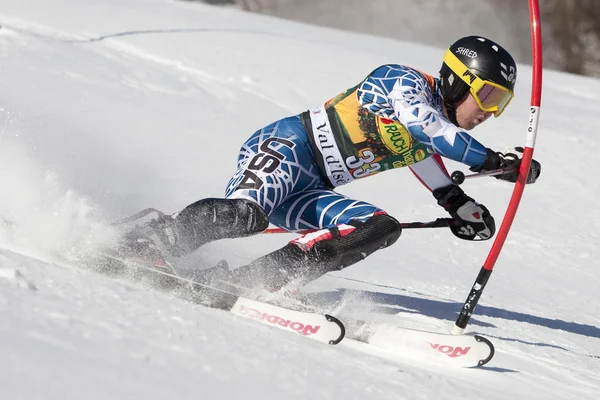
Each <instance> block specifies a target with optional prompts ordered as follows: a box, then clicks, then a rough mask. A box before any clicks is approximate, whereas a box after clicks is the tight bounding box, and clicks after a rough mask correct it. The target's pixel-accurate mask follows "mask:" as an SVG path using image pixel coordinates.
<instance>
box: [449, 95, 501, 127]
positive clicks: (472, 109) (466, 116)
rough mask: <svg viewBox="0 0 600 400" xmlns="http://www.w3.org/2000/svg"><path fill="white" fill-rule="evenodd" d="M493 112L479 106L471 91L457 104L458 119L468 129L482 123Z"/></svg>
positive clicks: (460, 124)
mask: <svg viewBox="0 0 600 400" xmlns="http://www.w3.org/2000/svg"><path fill="white" fill-rule="evenodd" d="M492 114H493V113H492V112H485V111H483V110H482V109H481V108H479V106H478V105H477V102H476V101H475V99H474V98H473V95H472V94H471V93H470V92H469V93H467V94H466V95H465V97H463V99H462V100H461V101H460V102H459V103H458V105H457V106H456V121H457V122H458V125H459V126H460V127H461V128H463V129H464V130H467V131H468V130H471V129H473V128H475V127H476V126H477V125H479V124H481V123H482V122H483V121H485V120H486V119H488V118H489V117H490V116H491V115H492Z"/></svg>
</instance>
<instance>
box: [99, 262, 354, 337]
mask: <svg viewBox="0 0 600 400" xmlns="http://www.w3.org/2000/svg"><path fill="white" fill-rule="evenodd" d="M100 257H101V258H104V259H105V260H107V261H110V262H111V263H112V264H113V265H112V266H111V268H115V265H114V263H117V264H120V265H121V266H123V267H125V268H127V269H128V270H130V272H132V273H133V275H140V273H143V274H146V275H149V276H153V278H154V282H155V283H157V282H159V283H158V285H157V286H159V287H161V288H164V289H167V290H168V291H170V292H177V294H178V296H179V297H182V298H184V299H185V300H188V301H191V302H193V303H195V304H200V305H203V306H206V307H210V308H217V309H221V310H224V311H228V312H230V313H232V314H234V315H236V316H239V317H242V318H247V319H251V320H253V321H257V322H259V323H262V324H264V325H268V326H272V327H275V328H279V329H283V330H286V331H288V332H294V333H297V334H300V335H301V336H304V337H308V338H310V339H314V340H317V341H319V342H322V343H326V344H332V345H334V344H338V343H340V342H341V341H342V339H343V338H344V336H345V334H346V329H345V327H344V324H343V323H342V322H341V321H340V320H339V319H337V318H336V317H334V316H332V315H329V314H320V313H317V312H312V311H299V310H293V309H290V308H287V307H283V306H280V305H275V304H271V303H267V302H263V301H259V300H254V299H250V298H246V297H244V296H242V295H240V294H239V293H236V292H234V291H233V290H230V289H228V290H225V289H221V288H217V287H213V286H211V285H209V284H205V283H200V282H197V281H194V280H192V279H187V278H184V277H181V276H179V275H177V274H176V273H175V270H174V269H173V268H172V267H170V266H168V268H164V269H156V268H152V267H148V266H146V265H143V264H141V263H139V262H135V261H132V260H126V259H123V258H120V257H118V256H115V255H112V254H108V253H103V254H101V255H100ZM95 263H96V264H97V263H98V260H96V261H95Z"/></svg>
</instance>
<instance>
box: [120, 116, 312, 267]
mask: <svg viewBox="0 0 600 400" xmlns="http://www.w3.org/2000/svg"><path fill="white" fill-rule="evenodd" d="M321 185H322V176H321V174H320V172H319V170H318V167H317V166H316V165H315V164H314V159H313V154H312V151H311V150H310V147H309V144H308V138H307V136H306V131H305V130H304V126H303V125H302V122H301V121H300V118H299V117H297V116H296V117H289V118H285V119H283V120H280V121H277V122H275V123H273V124H271V125H268V126H266V127H265V128H263V129H261V130H259V131H257V132H256V133H254V135H252V137H250V139H248V140H247V141H246V143H244V145H243V146H242V148H241V150H240V155H239V158H238V170H237V172H236V173H235V175H234V176H233V178H232V179H231V180H230V182H229V184H228V186H227V191H226V197H227V198H226V199H215V198H210V199H203V200H199V201H197V202H195V203H193V204H190V205H189V206H187V207H186V208H185V209H183V210H182V211H181V212H179V213H176V214H173V215H162V216H159V217H158V218H154V219H152V220H151V221H149V222H146V223H144V224H141V225H139V226H138V228H136V229H135V230H133V231H131V232H130V234H129V235H128V242H129V244H130V245H129V247H132V245H131V244H132V243H134V244H135V243H142V244H151V245H153V246H154V247H156V248H158V249H159V250H160V251H161V252H162V253H163V254H168V255H171V256H180V255H184V254H188V253H190V252H192V251H194V250H196V249H197V248H199V247H200V246H202V245H203V244H205V243H207V242H210V241H213V240H218V239H225V238H238V237H243V236H248V235H253V234H257V233H260V232H262V231H264V230H265V229H266V228H267V226H268V224H269V218H268V214H269V213H270V212H271V211H272V210H274V209H275V208H277V207H278V206H279V205H280V204H281V203H282V202H284V201H285V200H286V198H287V197H288V196H289V195H292V194H294V193H298V192H300V191H302V190H306V189H307V188H311V187H318V186H321Z"/></svg>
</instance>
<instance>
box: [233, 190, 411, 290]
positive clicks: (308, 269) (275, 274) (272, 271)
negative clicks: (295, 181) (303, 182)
mask: <svg viewBox="0 0 600 400" xmlns="http://www.w3.org/2000/svg"><path fill="white" fill-rule="evenodd" d="M271 220H272V222H274V223H276V224H277V225H280V226H282V227H284V228H286V229H289V230H298V229H307V228H311V227H312V228H318V227H325V228H322V229H318V230H316V231H314V232H312V233H309V234H306V235H304V236H302V237H300V238H297V239H294V240H292V241H291V242H289V243H288V244H287V245H286V246H284V247H283V248H281V249H279V250H276V251H274V252H272V253H270V254H267V255H266V256H263V257H261V258H259V259H257V260H255V261H253V262H252V263H250V264H248V265H246V266H244V267H240V268H238V269H236V270H235V271H233V279H234V280H236V281H237V282H238V283H240V284H241V285H245V286H255V285H258V284H263V285H264V286H266V287H267V288H269V289H271V290H277V289H279V288H281V287H282V286H284V285H286V284H287V283H288V282H290V281H292V280H293V281H295V282H296V283H298V284H301V285H302V284H306V283H308V282H310V281H312V280H315V279H317V278H319V277H320V276H322V275H324V274H326V273H327V272H330V271H336V270H341V269H343V268H346V267H348V266H350V265H352V264H354V263H356V262H358V261H360V260H362V259H364V258H365V257H367V256H369V255H370V254H372V253H373V252H375V251H377V250H379V249H382V248H385V247H388V246H390V245H392V244H393V243H394V242H396V240H398V238H399V237H400V233H401V228H400V224H399V223H398V221H396V219H394V218H393V217H391V216H389V215H387V214H386V213H385V212H384V211H382V210H380V209H378V208H377V207H375V206H373V205H371V204H369V203H366V202H362V201H355V200H352V199H349V198H347V197H345V196H343V195H341V194H339V193H335V192H332V191H329V190H312V191H308V192H305V193H301V194H298V195H296V196H293V197H291V198H289V199H288V200H287V201H286V202H285V203H284V204H282V205H281V206H280V207H279V208H278V209H277V210H276V211H275V212H274V213H273V214H272V215H271Z"/></svg>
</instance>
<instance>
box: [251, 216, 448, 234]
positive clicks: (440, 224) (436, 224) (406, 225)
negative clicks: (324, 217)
mask: <svg viewBox="0 0 600 400" xmlns="http://www.w3.org/2000/svg"><path fill="white" fill-rule="evenodd" d="M451 221H454V220H453V219H452V218H438V219H436V220H434V221H429V222H401V223H400V227H401V228H402V229H421V228H448V227H449V226H450V223H451ZM318 230H319V229H306V230H303V231H287V230H285V229H283V228H268V229H267V230H265V231H264V232H263V233H297V234H300V235H305V234H307V233H311V232H316V231H318Z"/></svg>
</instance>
